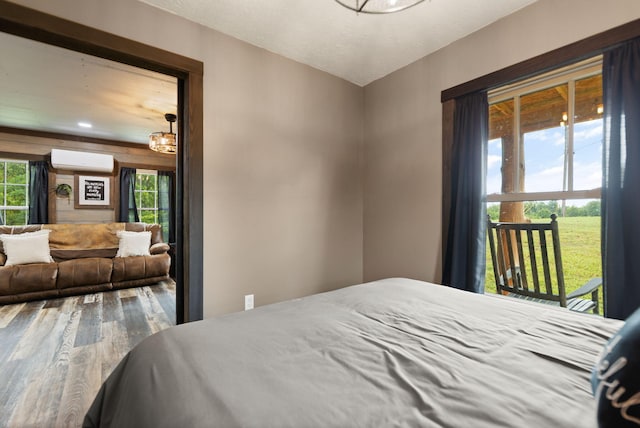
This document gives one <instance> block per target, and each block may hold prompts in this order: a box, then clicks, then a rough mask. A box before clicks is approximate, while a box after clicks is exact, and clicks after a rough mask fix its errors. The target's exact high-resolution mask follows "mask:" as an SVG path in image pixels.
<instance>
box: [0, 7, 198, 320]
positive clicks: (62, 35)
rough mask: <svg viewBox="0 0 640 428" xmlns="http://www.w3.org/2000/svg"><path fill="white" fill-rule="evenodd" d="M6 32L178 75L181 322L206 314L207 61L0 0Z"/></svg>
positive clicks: (178, 297)
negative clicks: (204, 148)
mask: <svg viewBox="0 0 640 428" xmlns="http://www.w3.org/2000/svg"><path fill="white" fill-rule="evenodd" d="M0 10H2V15H1V16H0V31H2V32H5V33H9V34H13V35H16V36H20V37H24V38H28V39H32V40H36V41H39V42H43V43H46V44H50V45H54V46H58V47H62V48H66V49H70V50H74V51H77V52H82V53H85V54H88V55H93V56H97V57H101V58H106V59H109V60H112V61H116V62H120V63H124V64H128V65H132V66H135V67H140V68H144V69H147V70H152V71H156V72H159V73H163V74H167V75H170V76H174V77H176V78H177V79H178V124H179V125H178V126H179V132H178V135H179V141H178V153H177V155H176V157H177V158H176V170H177V171H176V254H175V257H174V262H175V263H176V318H177V319H176V322H177V323H183V322H189V321H195V320H199V319H202V317H203V286H202V275H203V273H202V270H203V261H202V243H203V235H202V233H203V227H202V218H203V217H202V207H203V205H202V194H203V190H202V174H203V164H202V159H203V157H202V151H203V77H202V76H203V70H204V65H203V63H202V62H200V61H197V60H194V59H191V58H188V57H185V56H182V55H178V54H175V53H173V52H169V51H165V50H162V49H159V48H156V47H154V46H149V45H146V44H143V43H140V42H136V41H134V40H130V39H127V38H124V37H120V36H117V35H115V34H111V33H107V32H104V31H101V30H97V29H95V28H92V27H88V26H85V25H82V24H79V23H76V22H73V21H69V20H66V19H62V18H58V17H56V16H53V15H49V14H46V13H43V12H40V11H37V10H34V9H30V8H27V7H24V6H20V5H17V4H15V3H11V2H9V1H6V0H0Z"/></svg>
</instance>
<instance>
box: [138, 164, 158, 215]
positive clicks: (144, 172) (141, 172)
mask: <svg viewBox="0 0 640 428" xmlns="http://www.w3.org/2000/svg"><path fill="white" fill-rule="evenodd" d="M138 175H153V176H155V180H156V190H155V191H150V190H139V189H138ZM142 193H153V203H154V208H142V207H138V206H136V208H137V210H138V217H140V219H142V212H143V211H146V212H149V211H152V212H153V213H154V215H153V218H154V223H157V222H158V211H159V210H158V171H156V170H153V169H138V170H136V186H135V197H136V200H138V198H137V196H138V195H140V199H139V200H140V201H142V195H141V194H142Z"/></svg>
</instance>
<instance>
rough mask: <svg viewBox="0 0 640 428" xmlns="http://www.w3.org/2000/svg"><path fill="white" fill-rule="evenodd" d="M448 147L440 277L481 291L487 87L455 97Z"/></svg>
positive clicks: (451, 284) (456, 285) (484, 213)
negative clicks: (448, 205)
mask: <svg viewBox="0 0 640 428" xmlns="http://www.w3.org/2000/svg"><path fill="white" fill-rule="evenodd" d="M453 120H454V136H453V147H452V149H451V208H450V212H449V219H450V220H449V230H448V233H447V236H446V237H445V239H446V240H447V241H446V253H445V258H444V267H443V273H442V282H443V283H444V284H445V285H449V286H451V287H455V288H460V289H462V290H468V291H474V292H477V293H482V292H484V273H485V268H486V266H485V265H486V261H485V260H486V259H485V257H486V246H485V242H486V241H485V239H486V238H485V235H486V229H487V228H486V212H487V207H486V203H485V202H486V190H485V181H486V175H487V174H486V168H487V167H486V164H487V141H488V132H489V131H488V130H489V105H488V103H487V94H486V92H481V93H475V94H471V95H467V96H465V97H461V98H459V99H456V103H455V113H454V119H453Z"/></svg>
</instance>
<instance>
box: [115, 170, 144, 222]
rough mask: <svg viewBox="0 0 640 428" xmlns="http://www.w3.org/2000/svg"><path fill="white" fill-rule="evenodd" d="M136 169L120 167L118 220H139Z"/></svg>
mask: <svg viewBox="0 0 640 428" xmlns="http://www.w3.org/2000/svg"><path fill="white" fill-rule="evenodd" d="M135 189H136V169H135V168H120V210H119V211H118V221H121V222H125V223H127V222H139V221H140V217H139V216H138V209H137V208H136V193H135Z"/></svg>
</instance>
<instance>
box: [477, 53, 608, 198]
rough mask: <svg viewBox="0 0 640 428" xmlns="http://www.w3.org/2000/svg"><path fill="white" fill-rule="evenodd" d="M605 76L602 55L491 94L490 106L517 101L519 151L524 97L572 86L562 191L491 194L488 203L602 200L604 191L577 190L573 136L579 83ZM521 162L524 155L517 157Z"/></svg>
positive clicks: (496, 90)
mask: <svg viewBox="0 0 640 428" xmlns="http://www.w3.org/2000/svg"><path fill="white" fill-rule="evenodd" d="M598 74H602V56H601V55H599V56H596V57H593V58H590V59H588V60H585V61H582V62H580V63H578V64H574V65H571V66H569V67H564V68H561V69H559V70H554V71H552V72H549V73H545V74H542V75H538V76H535V77H533V78H531V79H527V80H524V81H521V82H517V83H514V84H512V85H506V86H502V87H500V88H497V89H495V90H492V91H489V93H488V99H489V105H492V104H497V103H500V102H503V101H506V100H509V99H513V100H514V121H515V123H514V126H513V132H514V136H513V137H514V141H515V145H516V147H517V148H519V147H520V132H519V131H520V97H522V96H525V95H527V94H531V93H533V92H538V91H541V90H544V89H548V88H553V87H555V86H559V85H562V84H568V92H569V94H568V95H569V96H568V100H567V104H568V107H567V125H566V126H567V131H568V132H567V150H566V153H565V169H564V180H565V183H563V188H565V189H566V190H562V191H549V192H513V193H491V194H488V195H487V202H523V201H550V200H570V199H600V198H601V193H602V192H601V188H600V187H598V188H594V189H587V190H573V135H574V116H575V115H574V109H575V81H576V80H581V79H585V78H588V77H592V76H596V75H598ZM517 156H518V158H519V159H520V153H518V154H517ZM519 180H520V177H519V175H518V174H516V177H515V188H516V189H519V188H520V186H519V184H520V183H519Z"/></svg>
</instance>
